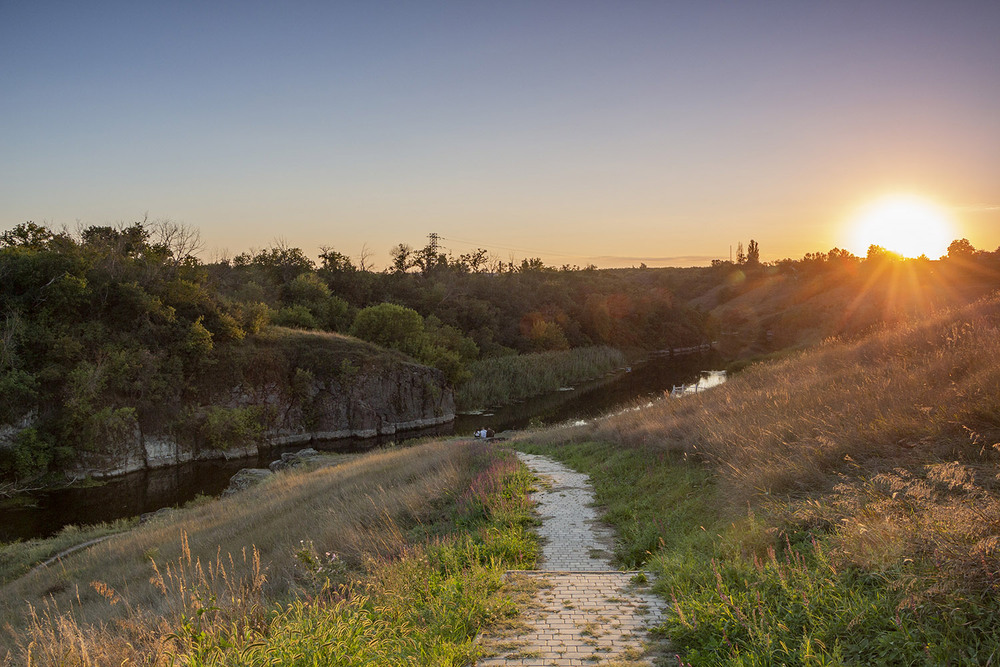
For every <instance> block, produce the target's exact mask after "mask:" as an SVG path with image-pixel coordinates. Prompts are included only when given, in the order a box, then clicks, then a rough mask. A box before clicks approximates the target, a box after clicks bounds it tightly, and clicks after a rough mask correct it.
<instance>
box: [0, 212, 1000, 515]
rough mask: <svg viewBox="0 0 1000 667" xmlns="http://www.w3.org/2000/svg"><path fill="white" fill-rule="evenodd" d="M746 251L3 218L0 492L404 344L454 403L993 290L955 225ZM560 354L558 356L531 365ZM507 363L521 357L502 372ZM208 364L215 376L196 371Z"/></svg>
mask: <svg viewBox="0 0 1000 667" xmlns="http://www.w3.org/2000/svg"><path fill="white" fill-rule="evenodd" d="M749 247H750V248H751V249H752V252H749V253H747V254H746V256H740V257H738V261H737V262H736V263H733V262H723V261H718V262H715V263H713V265H712V266H710V267H699V268H689V269H671V268H666V269H649V268H645V267H639V268H633V269H614V270H597V269H596V268H594V267H586V268H583V269H580V268H579V267H570V266H564V267H561V268H559V269H556V268H554V267H549V266H546V265H545V264H544V263H542V262H541V261H540V260H538V259H525V260H523V261H522V262H521V263H520V264H514V263H513V262H503V261H499V260H496V259H494V258H492V257H490V256H489V254H488V253H487V252H486V251H485V250H482V249H479V250H476V251H474V252H470V253H467V254H462V255H459V256H458V257H455V256H453V255H452V254H451V253H450V252H446V251H444V250H442V249H441V248H439V247H438V246H437V245H436V244H428V245H427V246H425V247H424V248H422V249H419V250H414V249H412V248H410V247H409V246H406V245H405V244H400V245H399V246H397V247H396V248H394V249H393V252H392V256H393V264H392V265H391V266H390V267H388V268H386V269H385V270H383V271H374V270H373V269H372V268H371V267H370V266H369V262H368V258H367V257H366V256H365V255H364V253H363V255H362V257H361V258H360V259H359V260H358V261H357V262H356V263H355V261H354V260H352V259H351V258H349V257H347V256H346V255H344V254H342V253H340V252H337V251H336V250H334V249H333V248H329V247H327V248H323V249H322V252H321V253H320V255H319V261H318V262H316V261H314V260H312V259H310V258H309V257H308V256H307V255H306V253H305V252H303V251H302V250H301V249H300V248H296V247H292V246H288V245H286V244H284V243H276V244H275V245H273V246H271V247H269V248H265V249H259V250H250V251H247V252H244V253H241V254H239V255H236V256H235V257H232V258H222V259H219V260H218V261H215V262H212V263H203V262H201V261H200V260H199V259H198V258H197V253H198V250H199V248H200V241H199V238H198V233H197V231H195V230H192V229H190V228H188V227H185V226H184V225H178V224H175V223H171V222H169V221H154V222H149V221H142V222H136V223H133V224H129V225H120V226H117V227H110V226H90V227H85V228H81V229H80V230H78V231H77V232H76V233H70V232H68V231H65V230H63V231H59V230H53V229H49V228H47V227H45V226H43V225H37V224H35V223H31V222H28V223H24V224H21V225H17V226H16V227H14V228H13V229H10V230H7V231H5V232H2V233H0V393H2V394H3V396H4V397H5V400H4V402H3V403H2V404H0V493H3V494H4V495H8V494H11V493H15V492H16V491H17V489H19V488H22V489H23V488H30V487H37V486H44V485H49V484H55V483H59V482H60V481H62V480H64V479H65V478H66V473H67V472H70V471H72V470H76V469H80V470H84V471H86V470H89V469H90V468H92V467H94V466H93V465H91V464H88V463H86V462H84V461H83V460H84V459H92V458H94V457H92V456H91V454H98V455H101V456H103V457H104V458H109V457H110V458H115V457H117V458H121V456H119V455H118V454H119V452H118V450H122V449H125V448H127V447H126V445H128V447H131V446H132V445H134V444H135V443H134V441H135V440H136V439H137V438H136V434H137V433H138V434H140V435H141V438H140V439H145V438H146V436H147V435H149V434H153V435H154V437H153V438H149V439H148V440H149V441H150V442H153V441H157V440H165V439H170V440H172V441H174V442H177V443H179V444H182V445H183V447H184V448H186V451H185V454H188V453H190V451H191V450H199V451H200V450H204V451H206V452H212V451H223V450H226V449H228V448H230V447H231V446H232V445H233V444H234V443H239V442H245V441H248V440H249V441H254V440H262V441H263V440H266V438H267V437H268V436H269V435H270V434H276V433H278V432H287V431H289V430H291V431H292V432H299V431H301V430H305V431H309V430H310V429H309V428H308V424H305V423H295V424H281V423H279V422H280V420H279V419H278V417H279V415H277V414H276V409H275V405H274V404H273V401H272V400H271V398H273V395H275V394H276V395H277V396H278V397H279V399H280V401H279V402H282V406H280V409H279V410H278V411H283V412H285V413H288V414H291V413H295V414H296V415H298V416H300V417H301V419H300V420H299V421H300V422H306V421H308V420H309V419H310V418H311V417H315V410H311V406H309V405H303V404H302V398H303V397H308V396H309V395H310V394H311V393H312V392H313V391H314V390H316V389H317V387H318V386H319V385H323V390H324V391H326V392H327V393H331V394H338V395H342V394H345V393H346V392H345V391H343V389H344V386H345V385H346V384H349V383H350V381H351V380H352V378H354V377H356V376H357V374H358V371H359V370H360V371H361V373H362V375H364V376H366V377H369V378H370V377H375V376H376V375H378V374H379V372H380V371H381V370H383V369H385V368H387V367H397V368H398V367H399V366H400V364H401V363H404V362H407V360H409V361H414V360H415V361H417V362H419V363H422V364H425V365H429V366H433V367H435V368H437V369H438V370H440V371H441V372H442V373H443V378H442V379H440V380H433V381H430V382H429V384H432V385H437V386H435V387H428V391H429V392H431V393H433V392H438V393H450V391H451V390H452V389H455V390H456V391H457V394H458V402H459V404H460V405H462V406H463V408H464V409H475V408H485V407H489V405H490V404H491V403H494V402H503V401H514V400H519V399H522V398H525V397H527V396H530V395H531V394H534V393H537V392H538V391H544V390H545V389H547V388H550V387H552V386H553V385H555V384H560V385H561V384H571V383H573V382H576V381H579V380H581V379H584V378H587V377H591V376H593V375H595V374H600V373H601V372H602V371H601V370H600V368H601V365H600V364H599V365H597V366H595V365H594V364H593V363H592V362H593V360H594V359H595V358H598V357H602V356H603V358H604V361H603V362H601V363H602V364H604V365H605V366H606V365H608V364H609V363H611V362H612V361H613V360H612V357H609V356H608V353H607V351H606V350H605V351H602V350H604V348H607V347H610V348H614V349H619V350H629V351H630V353H631V352H632V351H637V352H642V351H648V350H661V349H666V348H671V347H685V346H690V345H696V344H701V343H704V342H706V341H709V340H717V341H718V343H719V348H720V349H721V350H722V351H723V353H724V354H725V355H727V356H730V357H734V358H752V357H755V356H757V355H762V354H767V353H770V352H774V351H775V350H782V349H790V348H795V347H801V346H807V345H809V344H813V343H815V342H817V341H818V340H820V339H822V338H823V337H825V336H828V335H834V334H836V335H849V336H857V335H861V334H863V333H864V332H865V331H866V330H868V328H870V327H871V326H873V325H877V324H878V323H880V322H884V321H893V320H896V319H899V318H901V317H909V316H912V315H914V314H918V313H919V312H922V311H923V310H924V309H926V308H927V307H928V306H929V305H934V304H942V303H946V302H949V301H954V299H955V296H956V294H959V295H960V297H961V298H962V299H967V298H969V297H970V296H971V295H975V294H977V293H982V292H983V291H985V290H988V289H992V287H991V286H995V284H996V279H995V277H996V275H997V270H998V268H1000V253H997V252H982V251H977V250H976V249H975V248H972V246H971V245H970V244H969V243H968V241H964V240H961V241H956V242H954V243H953V244H952V246H951V247H950V248H949V253H948V257H947V258H946V260H944V261H940V262H931V261H930V260H926V258H924V259H921V260H912V261H906V262H904V261H902V260H900V259H899V258H894V257H892V256H891V255H890V254H889V253H886V252H885V251H884V250H882V249H880V248H877V247H873V248H872V249H870V251H869V253H868V256H867V257H865V258H859V257H855V256H853V255H851V254H850V253H847V252H845V251H842V250H838V249H834V250H831V251H830V252H829V253H813V254H809V255H807V256H806V257H804V258H802V259H801V260H782V261H779V262H774V263H771V264H767V263H763V262H761V261H760V248H759V247H758V246H757V244H756V243H751V245H750V246H749ZM913 286H917V287H919V289H912V287H913ZM901 287H903V289H901ZM900 295H911V298H909V299H902V298H900ZM295 329H297V330H300V333H298V334H295V333H294V332H293V330H295ZM302 330H306V331H312V332H315V335H313V336H311V337H310V336H306V335H303V334H302V333H301V331H302ZM321 332H325V333H326V334H327V335H325V336H323V335H320V334H321ZM352 342H353V345H352V344H351V343H352ZM366 343H367V344H366ZM310 344H311V345H312V346H314V347H317V348H324V347H325V348H327V349H328V351H330V352H331V353H335V354H340V355H341V356H342V358H341V359H340V360H339V362H338V363H336V364H334V365H332V366H331V365H329V364H325V365H326V366H327V370H330V369H333V370H335V371H336V373H335V374H331V373H328V375H331V376H330V377H321V374H318V373H317V372H316V371H317V369H315V368H313V367H311V366H310V365H309V364H308V363H305V362H303V363H299V359H300V358H311V356H312V355H309V354H306V353H303V350H304V349H305V348H307V347H309V345H310ZM588 348H597V349H595V350H588ZM560 351H561V352H566V351H569V352H567V353H566V354H564V355H550V356H546V357H541V358H536V359H529V360H522V361H520V362H518V361H514V360H513V359H509V358H508V357H515V356H516V355H524V354H529V353H542V352H560ZM258 352H261V353H264V354H266V355H267V356H268V357H269V358H268V363H266V364H262V367H264V368H268V369H270V370H272V371H274V374H273V376H271V377H267V378H258V379H259V380H261V382H262V383H263V384H262V385H261V386H259V387H258V389H260V390H261V391H258V392H257V393H258V394H261V395H260V396H256V397H255V396H250V397H247V396H246V395H245V392H241V389H242V388H243V387H242V386H241V385H242V382H243V380H245V379H247V378H252V377H253V376H254V371H255V370H256V369H257V367H256V366H254V365H252V364H251V365H250V366H247V365H246V364H245V363H244V362H246V360H247V359H253V358H254V355H255V354H257V353H258ZM296 355H298V356H296ZM565 358H569V359H571V363H568V364H563V368H564V370H566V371H568V372H566V373H564V374H563V373H560V374H559V376H558V377H554V376H553V377H548V378H543V377H541V376H544V375H550V369H549V366H550V365H554V364H555V363H556V359H565ZM538 361H541V362H543V363H537V362H538ZM525 362H527V363H525ZM533 362H534V363H533ZM324 363H325V362H324ZM518 363H520V364H522V366H521V367H522V368H524V369H527V370H528V372H527V373H511V372H509V369H510V368H512V367H513V365H514V364H518ZM409 368H411V369H412V366H410V367H409ZM333 375H335V377H333ZM535 375H538V376H539V377H533V376H535ZM222 376H225V377H228V378H230V379H232V380H234V382H235V384H233V385H232V386H229V387H221V386H219V385H218V383H213V382H214V380H215V379H217V378H219V377H222ZM477 376H488V377H489V379H490V383H489V384H490V389H489V391H485V390H484V382H482V381H481V377H477ZM424 377H427V376H426V374H424ZM446 383H447V385H448V386H445V384H446ZM424 384H428V383H424ZM265 385H266V388H267V391H266V392H265V391H264V387H265ZM333 385H336V387H334V386H333ZM266 393H270V394H271V395H272V396H270V397H268V396H263V394H266ZM383 398H385V400H383V399H382V398H380V400H379V403H380V404H382V405H387V404H389V403H391V401H390V400H388V398H387V397H383ZM446 403H448V402H447V401H446ZM286 407H288V408H294V409H291V410H286V409H285V408H286ZM438 407H441V406H438ZM441 411H445V410H443V409H442V410H441ZM327 412H330V411H329V410H328V411H327ZM383 417H384V415H383ZM434 417H435V418H437V419H443V418H446V415H443V414H436V415H434ZM428 418H429V417H428V415H423V419H422V420H421V419H416V418H414V417H413V416H410V417H408V418H402V419H401V420H400V421H401V423H417V422H420V421H427V419H428ZM368 421H372V420H368ZM375 421H377V420H375ZM383 421H384V420H383ZM389 421H393V420H391V419H390V420H389ZM370 427H371V424H370V423H366V424H365V425H364V426H363V427H359V428H358V429H356V430H359V431H364V432H370V431H371V430H372V429H371V428H370ZM320 430H329V429H320ZM333 430H334V431H336V430H343V427H342V428H341V429H333ZM181 441H183V443H181ZM116 443H117V445H116ZM154 444H155V443H154ZM262 444H265V445H266V442H263V443H262ZM119 445H120V446H119ZM131 448H132V449H136V448H135V447H131ZM154 449H155V447H154ZM251 449H252V448H251ZM247 453H252V452H249V451H248V452H247ZM147 454H148V452H147ZM154 454H155V456H153V457H152V458H157V457H159V458H160V459H163V460H166V459H169V458H170V456H169V455H163V456H160V454H163V452H159V453H157V452H154ZM167 454H169V452H167ZM140 458H141V457H140ZM146 458H150V457H149V456H147V457H146ZM102 465H103V464H102ZM136 465H139V464H136ZM98 467H100V466H98ZM132 467H136V466H135V465H133V466H132Z"/></svg>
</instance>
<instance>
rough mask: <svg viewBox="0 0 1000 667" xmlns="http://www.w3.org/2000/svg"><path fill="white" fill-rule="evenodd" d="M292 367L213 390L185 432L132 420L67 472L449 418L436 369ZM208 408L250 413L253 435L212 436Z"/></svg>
mask: <svg viewBox="0 0 1000 667" xmlns="http://www.w3.org/2000/svg"><path fill="white" fill-rule="evenodd" d="M294 362H295V360H292V362H291V363H290V364H288V367H286V368H279V369H268V371H269V372H267V373H260V374H258V375H252V374H250V373H244V376H243V377H242V378H241V379H242V380H243V381H242V382H239V383H233V384H231V385H229V387H228V389H223V388H221V387H220V388H218V389H217V390H216V391H214V392H213V394H214V396H212V398H211V402H210V403H208V404H206V405H204V406H202V407H201V408H199V409H194V410H191V409H189V414H192V415H194V416H193V417H192V418H191V423H192V425H191V426H190V427H188V428H173V429H171V430H169V431H167V432H163V431H162V430H160V431H153V430H147V429H145V428H143V426H142V424H140V423H136V424H135V426H134V428H132V429H131V430H130V431H124V430H123V432H122V433H121V434H120V436H119V440H118V441H116V442H114V443H111V442H108V443H103V444H102V446H101V447H100V451H94V452H80V453H79V454H78V458H77V463H76V465H75V466H74V467H73V468H71V469H70V470H69V471H68V473H69V474H71V475H74V476H81V475H89V476H92V477H98V478H103V477H112V476H117V475H123V474H126V473H130V472H135V471H139V470H146V469H152V468H160V467H165V466H170V465H178V464H182V463H188V462H190V461H200V460H211V459H237V458H244V457H251V456H258V455H259V453H260V452H261V451H267V450H268V449H270V448H272V447H279V446H287V445H294V444H309V443H311V442H314V441H317V440H331V439H339V438H348V437H358V438H370V437H375V436H379V435H392V434H395V433H399V432H403V431H407V430H413V429H420V428H425V427H429V426H436V425H440V424H445V423H448V422H450V421H452V420H454V418H455V401H454V396H453V393H452V390H451V388H450V387H449V386H448V385H447V382H446V381H445V378H444V374H443V373H441V371H439V370H437V369H434V368H428V367H426V366H421V365H419V364H415V363H411V362H408V361H405V360H403V359H401V358H399V357H390V358H388V359H384V358H382V359H379V360H378V362H379V363H369V364H366V365H362V364H360V363H359V364H356V365H355V364H351V363H347V364H344V365H341V366H340V367H337V369H336V372H328V373H325V374H324V373H322V372H321V371H319V370H317V369H309V368H307V369H304V370H303V369H302V368H301V367H299V366H297V365H294ZM345 369H346V370H345ZM289 375H291V376H293V378H294V380H289V379H288V376H289ZM199 410H200V411H201V413H200V414H202V415H203V416H204V418H202V419H201V422H199V421H198V414H199ZM213 410H215V411H216V413H215V414H216V415H218V413H219V412H220V411H228V413H230V414H239V413H240V411H247V410H252V411H254V413H253V414H254V415H256V417H255V420H256V421H255V422H254V426H255V427H256V431H255V432H254V433H253V435H252V437H245V438H235V437H233V438H229V439H223V438H220V437H215V439H213V433H214V432H213V431H211V429H210V428H208V427H207V426H206V425H205V424H206V423H208V422H210V420H209V419H208V417H207V415H209V413H211V412H212V411H213ZM217 430H218V429H216V431H217ZM215 435H218V434H217V433H215ZM220 440H221V443H220Z"/></svg>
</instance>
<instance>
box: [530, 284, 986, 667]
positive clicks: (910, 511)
mask: <svg viewBox="0 0 1000 667" xmlns="http://www.w3.org/2000/svg"><path fill="white" fill-rule="evenodd" d="M998 359H1000V298H997V297H991V298H988V299H985V300H983V301H979V302H977V303H974V304H971V305H968V306H965V307H961V308H957V309H955V310H951V311H940V312H935V313H929V314H926V315H925V316H923V317H922V318H921V319H919V320H911V321H907V322H903V323H899V324H896V325H894V326H891V327H887V328H885V329H883V330H880V331H877V332H874V333H872V334H870V335H868V336H866V337H864V338H861V339H857V340H853V341H850V342H836V341H829V342H827V343H825V344H824V345H822V346H820V347H819V348H816V349H814V350H811V351H808V352H802V353H798V354H796V355H794V356H792V357H789V358H786V359H784V360H781V361H777V362H771V363H767V364H759V365H755V366H752V367H750V368H749V369H747V370H746V371H744V372H743V373H741V374H739V375H738V376H736V377H734V378H733V379H732V380H731V381H730V382H729V383H727V384H726V385H723V386H722V387H719V388H717V389H714V390H712V391H709V392H706V393H703V394H700V395H696V396H690V397H685V398H683V399H678V400H667V401H663V402H660V403H657V404H655V405H654V406H653V407H650V408H647V409H643V410H635V411H631V412H625V413H622V414H620V415H617V416H614V417H611V418H609V419H606V420H604V421H601V422H598V423H596V424H594V425H591V426H588V427H577V428H574V429H565V430H562V431H553V432H549V433H543V434H538V435H535V436H532V438H531V440H530V442H532V443H533V444H532V445H531V446H532V447H535V448H539V449H542V450H544V451H547V452H549V453H552V454H553V455H555V456H557V457H560V458H563V459H566V460H568V461H570V462H572V463H573V464H574V465H576V466H578V467H580V468H582V469H584V470H586V471H588V472H589V473H590V474H591V475H592V477H593V479H594V482H595V486H596V488H597V491H598V495H599V500H600V501H601V502H603V503H606V504H607V505H608V506H609V515H608V517H609V520H611V521H612V522H613V523H615V524H616V525H617V526H618V527H619V529H620V531H621V533H622V537H623V541H622V543H621V544H620V546H619V558H620V559H621V561H622V562H623V564H626V565H630V566H635V565H638V564H640V563H645V564H646V565H647V567H649V568H651V569H652V570H653V571H654V572H656V573H657V575H658V581H659V583H658V586H659V590H660V592H661V593H662V594H663V595H664V596H665V597H666V598H667V599H668V600H670V601H671V602H672V603H673V604H674V608H675V614H674V615H673V616H672V617H671V619H670V620H669V621H668V623H667V627H666V628H665V630H666V631H667V633H668V634H669V635H670V636H671V638H672V640H673V641H674V642H675V643H676V645H677V646H678V648H679V649H683V651H684V652H685V654H686V656H687V657H686V659H687V660H689V661H690V662H692V663H693V664H701V665H718V664H733V665H737V664H738V665H749V664H780V663H784V664H876V663H877V664H946V663H950V664H986V662H987V661H988V660H990V659H992V660H993V661H994V662H996V660H997V659H998V658H1000V652H998V649H997V647H998V646H1000V629H998V628H1000V602H998V596H997V593H998V592H1000V477H998V473H1000V465H998V461H1000V452H998V449H1000V445H998V444H997V443H998V442H1000V361H998Z"/></svg>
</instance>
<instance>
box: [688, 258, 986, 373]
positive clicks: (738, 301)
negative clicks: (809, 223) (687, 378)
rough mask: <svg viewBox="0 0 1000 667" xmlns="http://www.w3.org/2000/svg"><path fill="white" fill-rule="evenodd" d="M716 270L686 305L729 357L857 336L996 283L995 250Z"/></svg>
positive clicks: (962, 300)
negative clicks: (702, 315) (703, 318)
mask: <svg viewBox="0 0 1000 667" xmlns="http://www.w3.org/2000/svg"><path fill="white" fill-rule="evenodd" d="M706 271H710V270H706ZM715 271H716V280H717V282H716V283H715V284H714V285H713V284H702V285H701V290H700V291H698V292H695V293H693V294H691V297H690V299H691V300H690V304H691V305H692V306H695V307H697V308H700V309H702V310H704V311H706V312H707V313H708V314H709V316H710V321H711V325H710V326H711V328H712V329H713V330H714V333H713V337H714V338H715V339H716V340H718V341H719V343H720V346H719V347H720V351H721V352H722V353H723V354H724V355H727V356H731V357H750V356H755V355H760V354H763V353H767V352H771V351H775V350H781V349H788V348H804V347H808V346H810V345H815V344H818V343H820V342H821V341H823V340H824V339H825V338H828V337H830V336H849V337H856V336H858V335H860V334H862V333H865V332H867V331H869V330H870V329H871V328H872V327H876V326H882V325H885V324H892V323H896V322H902V321H906V320H908V319H910V318H913V317H922V316H925V315H926V314H927V313H929V312H932V311H933V310H935V309H939V308H944V307H951V306H954V305H957V304H962V303H968V302H970V301H973V300H975V299H977V298H979V297H981V296H984V295H986V294H989V293H990V292H991V291H992V290H994V289H996V288H997V287H998V286H1000V259H998V258H997V256H996V253H982V254H981V256H976V257H975V258H956V259H944V260H940V261H933V262H932V261H930V260H903V259H900V258H894V257H891V256H880V255H874V256H872V257H869V258H868V259H865V260H861V259H859V258H853V259H851V258H845V257H843V256H835V255H831V256H830V257H827V256H825V255H823V254H819V255H811V256H807V258H806V259H803V260H800V261H797V262H792V261H785V262H780V263H778V264H775V265H771V266H761V267H757V268H756V269H755V270H747V271H746V272H744V271H743V270H742V269H739V268H735V267H729V268H726V267H716V268H715Z"/></svg>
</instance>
